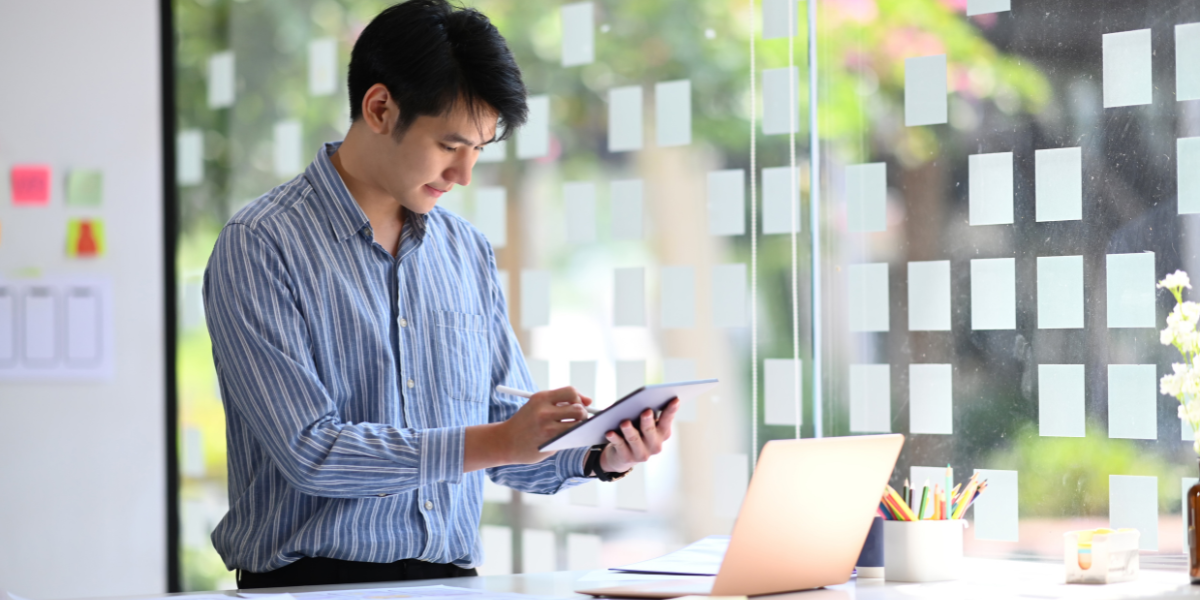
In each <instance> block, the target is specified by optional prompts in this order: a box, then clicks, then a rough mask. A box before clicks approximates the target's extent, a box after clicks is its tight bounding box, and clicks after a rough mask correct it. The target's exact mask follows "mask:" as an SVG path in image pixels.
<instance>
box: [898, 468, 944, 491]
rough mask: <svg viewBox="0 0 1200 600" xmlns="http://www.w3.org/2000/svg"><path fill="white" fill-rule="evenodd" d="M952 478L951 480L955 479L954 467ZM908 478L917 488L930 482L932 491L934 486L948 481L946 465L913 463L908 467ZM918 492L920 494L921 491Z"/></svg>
mask: <svg viewBox="0 0 1200 600" xmlns="http://www.w3.org/2000/svg"><path fill="white" fill-rule="evenodd" d="M950 478H951V480H953V479H954V469H950ZM908 480H909V481H911V482H912V485H913V487H916V488H920V487H922V486H924V485H925V482H929V487H930V492H932V491H933V489H932V488H933V486H935V485H939V484H941V483H942V482H944V481H946V467H923V466H920V465H913V466H911V467H909V468H908ZM917 494H920V492H917Z"/></svg>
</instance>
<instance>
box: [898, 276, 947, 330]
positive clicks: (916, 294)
mask: <svg viewBox="0 0 1200 600" xmlns="http://www.w3.org/2000/svg"><path fill="white" fill-rule="evenodd" d="M908 330H909V331H950V261H948V260H932V261H923V262H910V263H908Z"/></svg>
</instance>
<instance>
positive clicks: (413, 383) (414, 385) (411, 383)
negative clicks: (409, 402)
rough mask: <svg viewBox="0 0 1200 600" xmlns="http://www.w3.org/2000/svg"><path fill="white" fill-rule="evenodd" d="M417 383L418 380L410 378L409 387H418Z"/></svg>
mask: <svg viewBox="0 0 1200 600" xmlns="http://www.w3.org/2000/svg"><path fill="white" fill-rule="evenodd" d="M416 385H417V382H415V381H413V380H411V379H409V380H408V387H416Z"/></svg>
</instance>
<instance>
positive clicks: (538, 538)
mask: <svg viewBox="0 0 1200 600" xmlns="http://www.w3.org/2000/svg"><path fill="white" fill-rule="evenodd" d="M557 558H558V557H557V552H556V549H555V547H554V532H553V531H547V530H545V529H522V530H521V572H522V573H549V572H551V571H556V570H558V564H557V563H558V561H557Z"/></svg>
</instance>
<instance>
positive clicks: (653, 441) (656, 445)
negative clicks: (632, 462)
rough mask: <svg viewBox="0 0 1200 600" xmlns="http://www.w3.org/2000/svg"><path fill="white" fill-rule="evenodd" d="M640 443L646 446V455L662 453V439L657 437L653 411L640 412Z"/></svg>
mask: <svg viewBox="0 0 1200 600" xmlns="http://www.w3.org/2000/svg"><path fill="white" fill-rule="evenodd" d="M641 434H642V441H643V442H644V443H645V445H646V453H647V454H649V455H651V456H653V455H655V454H658V453H659V452H661V451H662V438H661V437H659V435H658V425H656V424H655V422H654V411H652V410H650V409H648V408H647V409H646V410H644V411H642V427H641Z"/></svg>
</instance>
